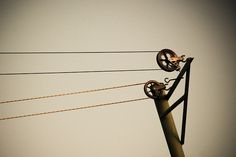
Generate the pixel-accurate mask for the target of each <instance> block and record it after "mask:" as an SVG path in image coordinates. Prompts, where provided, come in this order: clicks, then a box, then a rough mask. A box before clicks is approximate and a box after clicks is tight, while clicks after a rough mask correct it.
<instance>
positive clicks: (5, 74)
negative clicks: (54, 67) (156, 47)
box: [0, 68, 162, 76]
mask: <svg viewBox="0 0 236 157" xmlns="http://www.w3.org/2000/svg"><path fill="white" fill-rule="evenodd" d="M159 70H162V69H158V68H152V69H115V70H80V71H43V72H13V73H0V76H14V75H54V74H85V73H117V72H118V73H119V72H145V71H146V72H147V71H159Z"/></svg>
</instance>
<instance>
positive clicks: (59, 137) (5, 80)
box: [0, 0, 236, 157]
mask: <svg viewBox="0 0 236 157" xmlns="http://www.w3.org/2000/svg"><path fill="white" fill-rule="evenodd" d="M235 24H236V23H235V3H233V2H230V1H222V2H218V1H195V2H193V1H178V2H177V1H158V0H156V1H155V0H77V1H76V0H64V1H62V0H58V1H53V0H51V1H49V0H47V1H46V0H42V1H36V0H35V1H34V0H32V1H29V0H28V1H25V0H15V1H14V0H12V1H11V0H10V1H5V0H1V1H0V51H1V52H8V51H17V52H21V51H23V52H25V51H30V52H31V51H110V50H113V51H114V50H161V49H163V48H169V49H172V50H174V51H175V52H176V53H177V54H179V55H182V54H185V55H186V56H189V57H194V58H195V59H194V61H193V63H192V69H191V80H190V81H191V82H190V94H189V108H188V119H187V132H186V143H185V145H184V146H183V148H184V151H185V154H186V156H188V157H222V156H224V157H234V156H235V154H236V153H235V150H234V149H235V146H234V144H235V141H236V135H235V132H236V128H235V110H236V107H235V104H236V101H235V99H234V97H235V92H234V88H235V83H234V82H233V81H234V80H235V64H234V62H235V61H234V60H235V59H234V58H235V54H234V50H235V48H236V47H235V34H236V32H235V28H236V27H235ZM155 57H156V54H120V55H117V54H116V55H114V54H99V55H91V54H83V55H75V54H74V55H72V54H70V55H67V54H65V55H1V56H0V72H34V71H67V70H68V71H71V70H101V69H133V68H159V67H158V65H157V64H156V62H155ZM177 74H178V73H177V72H173V73H171V74H170V73H166V72H159V71H158V72H133V73H131V72H130V73H112V74H108V73H107V74H67V75H47V76H45V75H41V76H39V75H38V76H0V84H1V89H0V100H1V101H3V100H10V99H17V98H25V97H31V96H42V95H50V94H55V93H63V92H71V91H78V90H79V91H80V90H86V89H93V88H101V87H110V86H115V85H123V84H130V83H137V82H146V81H148V80H151V79H155V80H157V81H159V82H162V81H163V79H164V78H165V77H166V76H168V77H175V76H176V75H177ZM182 92H183V88H182V86H180V88H178V91H176V93H175V95H174V96H173V97H172V99H171V102H173V101H174V100H176V99H177V98H178V96H180V95H181V93H182ZM140 97H145V94H144V92H143V87H142V86H139V87H132V88H127V89H122V90H113V91H107V92H99V93H93V94H84V95H78V96H67V97H61V98H55V99H47V100H37V101H31V102H21V103H11V104H6V105H0V116H1V117H5V116H14V115H21V114H28V113H33V112H43V111H50V110H55V109H63V108H71V107H77V106H81V105H86V104H88V105H90V104H91V105H93V104H98V103H106V102H112V101H119V100H126V99H132V98H140ZM173 114H174V117H175V121H176V126H177V128H178V130H179V131H180V127H181V116H182V107H179V108H178V109H176V110H175V111H174V112H173ZM179 133H180V132H179ZM0 156H1V157H42V156H44V157H52V156H57V157H65V156H70V157H78V156H79V157H91V156H96V157H110V156H112V157H120V156H122V157H134V156H135V157H144V156H146V157H157V156H162V157H163V156H169V152H168V148H167V144H166V141H165V138H164V135H163V131H162V128H161V125H160V121H159V118H158V116H157V113H156V109H155V106H154V103H153V101H152V100H145V101H141V102H134V103H127V104H123V105H118V106H110V107H103V108H96V109H91V110H83V111H74V112H69V113H59V114H54V115H47V116H39V117H30V118H24V119H15V120H9V121H1V122H0Z"/></svg>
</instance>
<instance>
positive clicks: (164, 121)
mask: <svg viewBox="0 0 236 157" xmlns="http://www.w3.org/2000/svg"><path fill="white" fill-rule="evenodd" d="M154 88H155V87H154ZM155 92H158V95H159V97H158V98H156V99H154V101H155V106H156V109H157V112H158V115H159V117H160V121H161V125H162V129H163V132H164V134H165V138H166V142H167V145H168V148H169V151H170V154H171V156H172V157H184V156H185V155H184V151H183V148H182V145H181V143H180V139H179V135H178V132H177V130H176V127H175V122H174V119H173V117H172V114H171V113H169V114H168V115H166V116H165V117H162V115H163V114H164V113H165V111H166V110H167V109H168V108H169V103H168V100H167V99H166V94H165V91H164V89H162V90H160V91H158V90H156V91H155Z"/></svg>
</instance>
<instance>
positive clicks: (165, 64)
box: [156, 49, 179, 72]
mask: <svg viewBox="0 0 236 157" xmlns="http://www.w3.org/2000/svg"><path fill="white" fill-rule="evenodd" d="M177 57H178V56H177V55H176V53H175V52H174V51H172V50H170V49H163V50H161V51H160V52H159V53H158V54H157V57H156V60H157V64H158V65H159V66H160V67H161V69H163V70H165V71H167V72H172V71H174V70H179V69H178V68H179V65H178V64H179V63H178V62H176V61H173V59H172V58H177Z"/></svg>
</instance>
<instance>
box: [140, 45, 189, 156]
mask: <svg viewBox="0 0 236 157" xmlns="http://www.w3.org/2000/svg"><path fill="white" fill-rule="evenodd" d="M168 56H170V58H168ZM183 57H184V56H181V57H178V56H177V55H176V54H175V53H174V52H173V51H171V50H169V49H163V50H162V51H160V52H159V54H158V55H157V62H158V65H159V66H160V67H161V68H162V69H163V70H165V71H168V72H171V71H174V70H180V66H179V62H185V65H184V67H183V68H182V69H181V71H180V73H179V75H178V76H177V78H175V79H170V80H168V81H166V80H165V82H166V84H164V83H159V82H157V81H154V80H150V81H148V82H147V83H146V84H145V85H144V92H145V94H146V95H147V96H148V97H150V98H152V99H154V102H155V106H156V109H157V113H158V115H159V118H160V121H161V125H162V129H163V132H164V135H165V139H166V142H167V145H168V148H169V152H170V155H171V157H185V154H184V151H183V148H182V145H183V144H184V141H185V128H186V117H187V104H188V90H189V77H190V64H191V62H192V60H193V58H187V59H186V61H184V58H183ZM164 62H165V63H164ZM185 73H186V75H185V77H186V78H185V90H184V94H183V96H182V97H180V98H179V99H178V100H177V101H176V102H175V103H174V104H172V105H171V106H170V105H169V102H168V100H169V99H170V97H171V96H172V94H173V92H174V91H175V89H176V87H177V86H178V84H179V82H180V81H181V79H182V78H183V75H184V74H185ZM170 81H174V83H173V85H172V86H171V87H170V88H169V89H166V85H167V84H168V83H169V82H170ZM166 91H168V93H167V94H166ZM182 102H184V107H183V119H182V133H181V139H180V138H179V135H178V132H177V129H176V126H175V122H174V119H173V117H172V114H171V111H172V110H174V109H175V108H176V107H177V106H178V105H179V104H180V103H182Z"/></svg>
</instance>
